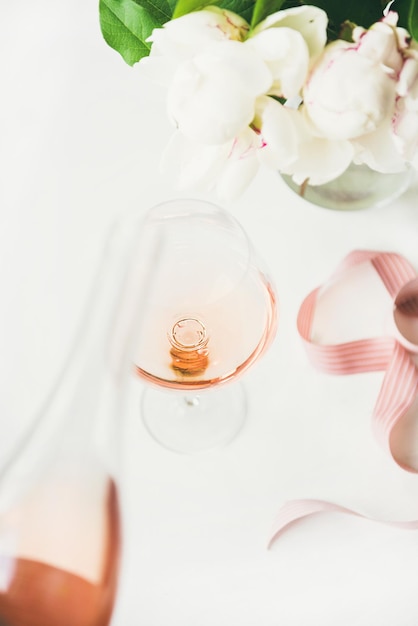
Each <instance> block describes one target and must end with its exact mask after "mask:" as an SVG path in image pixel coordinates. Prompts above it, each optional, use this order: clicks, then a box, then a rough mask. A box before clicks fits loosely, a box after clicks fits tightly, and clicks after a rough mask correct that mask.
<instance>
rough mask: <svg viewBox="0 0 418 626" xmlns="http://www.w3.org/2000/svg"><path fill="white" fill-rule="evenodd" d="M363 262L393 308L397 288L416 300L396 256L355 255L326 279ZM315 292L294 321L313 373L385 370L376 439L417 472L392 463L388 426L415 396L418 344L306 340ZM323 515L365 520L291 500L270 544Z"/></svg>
mask: <svg viewBox="0 0 418 626" xmlns="http://www.w3.org/2000/svg"><path fill="white" fill-rule="evenodd" d="M367 262H369V263H370V264H371V265H372V267H373V268H374V270H375V271H376V272H377V275H378V276H379V277H380V279H381V281H382V282H383V285H384V286H385V288H386V289H387V291H388V292H389V294H390V296H391V298H392V300H393V302H394V303H395V302H396V299H397V296H398V295H399V293H400V290H401V289H402V292H405V293H407V296H406V297H407V298H408V297H411V298H413V297H416V296H417V292H416V289H417V288H416V287H415V291H412V290H411V293H410V294H409V296H408V286H409V284H411V281H414V279H416V278H417V274H416V272H415V270H414V269H413V267H412V266H411V265H410V264H409V262H408V261H407V260H406V259H405V258H404V257H402V256H401V255H399V254H396V253H391V252H373V251H365V250H356V251H354V252H352V253H350V254H349V255H348V256H347V257H346V258H345V259H344V260H343V261H342V263H341V264H340V266H339V267H338V268H337V270H336V272H335V273H334V274H333V275H332V277H331V278H332V279H333V280H341V279H343V278H344V273H345V272H346V271H347V270H348V269H349V268H351V267H353V266H355V265H358V264H361V263H367ZM320 289H321V288H320V287H318V288H317V289H314V291H312V292H311V293H310V294H309V295H308V296H307V297H306V298H305V300H304V301H303V303H302V305H301V307H300V310H299V314H298V319H297V327H298V331H299V334H300V336H301V337H302V340H303V342H304V345H305V348H306V351H307V354H308V358H309V359H310V361H311V362H312V364H313V365H314V366H315V367H316V368H318V369H320V370H322V371H323V372H327V373H329V374H355V373H360V372H374V371H385V376H384V379H383V383H382V386H381V389H380V391H379V395H378V398H377V402H376V405H375V407H374V411H373V416H372V424H373V429H374V432H375V434H376V437H377V439H378V440H379V442H380V443H381V444H382V445H383V446H384V447H385V448H386V449H387V450H388V451H389V452H390V454H391V455H392V458H393V459H394V460H395V461H396V462H397V463H398V464H399V465H400V466H401V467H402V468H403V469H405V470H407V471H410V472H415V473H417V472H418V470H417V468H413V467H411V466H410V465H408V464H407V463H405V462H400V461H398V460H397V459H395V456H394V453H393V450H392V441H391V437H392V433H393V429H394V427H395V426H396V424H397V423H398V422H399V421H400V420H401V419H402V417H404V416H405V414H406V413H407V411H408V410H409V409H410V408H411V406H412V404H413V402H414V400H415V398H416V397H417V393H418V368H417V366H416V364H415V360H414V356H415V354H416V353H418V345H416V344H414V343H412V342H411V341H409V340H408V338H406V337H404V336H402V335H401V333H394V336H382V337H375V338H370V339H362V340H358V341H350V342H345V343H337V344H330V345H323V344H318V343H316V342H315V341H314V340H313V339H312V326H313V320H314V314H315V309H316V305H317V300H318V295H319V293H320ZM326 511H334V512H341V513H349V514H352V515H359V516H360V517H365V516H364V515H360V514H359V513H356V512H354V511H352V510H350V509H347V508H345V507H342V506H339V505H336V504H333V503H331V502H326V501H323V500H294V501H291V502H288V503H286V504H285V505H284V506H283V507H282V508H281V509H280V511H279V514H278V516H277V519H276V521H275V523H274V525H273V531H272V538H271V540H270V545H271V544H272V542H273V541H274V540H275V539H276V538H277V537H278V536H279V534H281V533H282V532H283V530H284V529H285V528H286V527H288V526H289V525H290V524H292V523H293V522H295V521H297V520H298V519H300V518H302V517H306V516H308V515H312V514H315V513H320V512H326ZM376 521H378V520H376ZM384 523H388V524H391V525H396V526H398V527H402V528H409V529H416V528H418V521H410V522H384Z"/></svg>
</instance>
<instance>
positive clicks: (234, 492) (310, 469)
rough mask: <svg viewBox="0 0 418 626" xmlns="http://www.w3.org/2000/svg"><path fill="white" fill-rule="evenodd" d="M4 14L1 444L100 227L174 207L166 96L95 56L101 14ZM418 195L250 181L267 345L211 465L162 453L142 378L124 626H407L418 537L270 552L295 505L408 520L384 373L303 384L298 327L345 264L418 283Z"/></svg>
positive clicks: (58, 343) (307, 526)
mask: <svg viewBox="0 0 418 626" xmlns="http://www.w3.org/2000/svg"><path fill="white" fill-rule="evenodd" d="M1 13H2V16H1V22H0V32H1V34H0V51H1V57H0V58H1V61H0V66H1V91H2V95H1V100H0V107H1V108H0V110H1V116H0V124H1V127H0V155H1V156H0V159H1V161H0V172H1V206H0V287H1V291H0V294H1V295H0V297H1V307H0V323H1V325H0V367H1V371H0V381H1V383H0V385H1V388H0V402H1V413H0V426H1V433H2V434H1V437H0V439H1V447H2V449H4V448H6V447H7V446H9V445H11V443H12V442H13V441H14V439H15V437H17V436H18V434H19V432H20V431H21V429H22V428H24V427H25V426H26V425H27V424H28V423H29V422H30V420H31V419H32V418H33V415H34V414H35V413H36V411H37V409H38V407H39V406H40V405H41V404H42V401H43V399H44V398H45V396H46V395H47V393H48V392H49V389H50V386H51V385H52V384H53V381H54V378H55V373H56V371H57V370H58V369H60V367H61V365H62V363H63V361H64V359H65V356H66V354H67V352H68V350H69V349H70V347H71V346H72V344H73V340H74V333H75V330H76V327H77V325H78V322H79V318H80V315H81V312H82V310H83V305H84V301H85V299H86V297H87V294H88V292H89V289H90V286H91V282H92V280H93V276H94V274H95V270H96V268H97V266H98V263H99V261H100V255H101V250H102V245H103V242H104V239H105V237H106V235H107V233H108V230H109V226H110V225H111V224H112V223H113V221H114V219H115V218H118V217H122V216H123V215H124V214H125V212H126V211H134V210H138V211H139V212H143V211H145V210H146V209H147V208H149V207H151V206H152V205H154V204H156V203H157V202H159V201H160V200H163V199H169V198H171V197H173V196H174V195H178V192H177V191H175V190H174V189H173V188H171V187H170V186H169V185H168V183H166V182H165V181H164V179H162V178H161V175H160V174H159V171H158V162H159V156H160V154H161V150H162V148H163V147H164V145H165V143H166V142H167V140H168V138H169V136H170V133H171V127H170V125H169V123H168V121H167V119H166V116H165V109H164V101H163V99H162V95H161V93H160V92H159V91H158V90H157V89H156V88H155V87H153V86H152V85H151V84H149V83H148V82H147V81H146V80H145V79H144V78H142V77H141V75H140V71H139V69H138V67H135V68H129V67H128V66H127V65H125V63H124V62H123V61H122V59H121V58H120V57H119V56H118V55H117V53H115V52H114V51H112V50H111V49H110V48H108V47H107V45H106V44H105V43H104V41H103V40H102V37H101V34H100V31H99V25H98V15H97V7H96V3H95V2H86V0H72V2H65V3H64V2H62V1H57V2H48V1H47V0H38V1H37V2H29V1H28V0H23V1H22V2H19V3H7V4H6V3H5V4H4V6H3V7H2V12H1ZM417 189H418V187H417V185H416V184H415V185H413V186H412V188H411V189H410V190H409V191H408V192H407V194H406V195H405V196H404V197H403V198H402V199H401V200H400V201H397V202H396V203H394V204H393V205H391V206H387V207H385V208H381V209H373V210H367V211H361V212H356V213H338V212H336V211H335V212H334V211H329V210H321V209H319V208H317V207H314V206H312V205H309V204H307V203H305V202H303V201H301V200H300V199H299V198H297V197H295V196H293V195H292V194H291V192H290V191H288V190H287V188H285V186H284V185H283V183H282V182H281V180H280V178H279V177H278V176H277V175H275V173H272V172H261V173H260V174H259V176H258V177H257V179H256V181H255V182H254V183H253V184H252V186H251V187H250V188H249V190H248V191H247V192H246V193H245V194H244V195H243V197H242V198H241V199H240V200H239V201H236V202H235V203H233V204H231V205H230V206H229V207H227V208H229V209H230V210H231V211H232V212H233V214H234V215H235V216H236V217H237V218H238V219H239V220H240V221H241V223H242V224H243V226H244V227H245V228H246V229H247V231H248V233H249V234H250V236H251V238H252V240H253V242H254V244H255V246H256V247H257V248H258V249H259V250H261V252H262V254H263V257H264V259H265V261H266V264H267V265H268V266H269V268H270V271H271V274H272V275H273V277H274V280H275V283H276V286H277V291H278V294H279V304H280V317H279V329H278V335H277V338H276V341H275V343H274V346H273V348H272V349H271V350H270V352H269V353H268V354H267V355H266V356H265V358H264V359H263V360H262V361H260V362H259V364H257V366H256V367H254V369H253V370H252V371H251V372H249V373H248V375H247V376H246V386H247V391H248V395H249V402H250V411H249V416H248V420H247V423H246V426H245V428H244V430H243V431H242V433H241V434H240V436H239V438H238V439H237V440H236V441H235V442H234V443H233V444H231V445H230V446H228V447H226V448H224V449H222V450H220V451H216V452H211V453H207V454H204V455H199V456H182V455H177V454H174V453H170V452H168V451H166V450H164V449H162V448H160V447H158V445H157V444H155V443H154V442H153V441H152V440H151V439H150V438H149V436H148V434H147V433H146V431H145V429H144V427H143V425H142V422H141V419H140V415H139V397H140V392H141V389H140V385H139V383H137V382H136V381H133V383H132V389H131V397H130V398H129V410H128V412H127V413H128V414H127V416H126V420H125V422H126V433H127V434H126V446H125V462H126V467H127V468H128V472H127V480H126V484H125V487H126V488H127V494H128V504H129V506H128V507H127V510H126V515H127V518H126V527H127V531H126V532H127V534H126V541H125V552H124V570H123V577H122V584H121V588H120V594H119V599H118V605H117V609H116V612H115V616H114V625H115V626H136V625H142V626H167V625H168V624H170V626H177V625H178V626H180V625H181V626H209V625H211V626H215V625H216V626H278V625H279V624H280V626H335V624H338V625H339V626H346V625H347V626H360V625H361V626H394V625H395V624H396V626H416V624H417V623H418V603H417V600H416V597H417V596H416V589H417V585H418V532H417V531H402V530H399V529H395V528H391V527H388V526H385V525H381V524H376V523H373V522H371V521H365V520H362V519H359V518H352V517H347V516H343V515H339V514H328V515H318V516H316V517H314V518H311V519H307V520H304V521H301V522H300V523H298V524H297V525H295V526H294V527H292V528H291V529H290V530H289V531H288V532H287V533H286V534H285V535H284V536H283V537H282V538H281V539H280V540H279V541H278V542H277V543H276V544H275V545H274V546H273V548H272V549H271V550H270V551H267V550H266V543H267V541H268V539H269V532H270V528H271V525H272V523H273V520H274V517H275V515H276V513H277V511H278V510H279V508H280V506H281V505H282V504H283V503H284V502H286V501H287V500H289V499H293V498H303V497H311V498H325V499H331V500H332V501H334V502H337V503H339V504H341V505H344V506H347V507H352V508H354V509H355V510H357V511H359V512H361V513H364V514H365V515H368V516H370V517H372V518H379V519H398V520H403V519H411V518H418V477H417V476H416V475H413V474H408V473H406V472H404V471H402V470H401V469H400V468H399V467H398V466H397V465H396V464H395V463H394V462H393V461H392V459H391V458H390V457H389V455H388V454H387V453H386V452H385V451H384V450H382V449H381V448H380V447H379V446H378V444H377V443H376V441H375V439H374V437H373V435H372V432H371V428H370V415H371V412H372V409H373V405H374V401H375V399H376V397H377V393H378V390H379V386H380V384H381V381H382V378H383V374H381V373H376V374H363V375H357V376H351V377H332V376H326V375H323V374H320V373H318V372H316V371H314V370H313V368H312V367H311V366H310V365H309V363H308V362H307V358H306V355H305V353H304V351H303V348H302V345H301V341H300V339H299V337H298V335H297V332H296V325H295V323H296V315H297V311H298V308H299V306H300V303H301V301H302V299H303V298H304V296H305V295H307V293H308V292H309V291H310V290H311V289H313V288H314V287H316V286H317V285H318V284H320V283H322V282H324V281H325V280H326V278H327V277H328V276H329V275H330V274H331V272H332V271H333V270H334V269H335V267H336V266H337V264H338V263H339V261H340V260H341V259H342V258H343V257H344V256H345V254H346V253H348V252H349V251H351V250H353V249H357V248H366V249H375V250H393V251H397V252H400V253H402V254H404V255H405V256H406V257H407V258H408V259H409V260H410V261H411V263H412V264H413V265H414V266H415V267H416V268H418V245H417V244H418V207H417ZM352 306H353V316H354V314H355V313H357V312H358V311H360V312H361V302H359V301H357V302H353V303H352ZM377 318H379V314H377ZM46 626H47V625H46Z"/></svg>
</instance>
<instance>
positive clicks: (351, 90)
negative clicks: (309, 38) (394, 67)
mask: <svg viewBox="0 0 418 626" xmlns="http://www.w3.org/2000/svg"><path fill="white" fill-rule="evenodd" d="M303 99H304V109H305V113H306V115H307V117H308V119H309V120H310V122H311V123H312V124H313V126H314V127H315V129H316V131H317V134H318V136H322V137H327V138H328V139H352V138H355V137H360V136H361V135H364V134H365V133H369V132H372V131H374V130H376V128H377V127H378V125H379V124H380V123H381V122H382V121H383V120H384V119H385V118H386V117H387V116H388V115H390V113H391V111H392V109H393V106H394V101H395V81H394V80H393V79H392V78H391V77H390V75H389V74H388V72H387V71H385V68H384V66H383V65H382V64H380V63H376V62H375V61H374V60H373V59H371V58H369V57H368V56H366V55H364V54H360V53H359V51H358V48H357V47H356V46H355V45H353V44H351V43H348V42H346V41H341V40H337V41H334V42H332V43H331V44H329V45H328V46H327V47H326V48H325V51H324V53H323V54H322V55H321V57H320V58H319V60H318V62H317V63H316V64H315V65H314V67H313V69H312V72H311V74H310V76H309V78H308V80H307V83H306V85H305V87H304V90H303Z"/></svg>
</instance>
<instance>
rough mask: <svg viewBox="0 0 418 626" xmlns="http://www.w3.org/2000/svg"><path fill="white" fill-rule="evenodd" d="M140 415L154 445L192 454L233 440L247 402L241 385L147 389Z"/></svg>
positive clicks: (144, 393)
mask: <svg viewBox="0 0 418 626" xmlns="http://www.w3.org/2000/svg"><path fill="white" fill-rule="evenodd" d="M141 412H142V419H143V422H144V424H145V426H146V428H147V430H148V432H149V433H150V435H151V436H152V437H153V439H155V441H157V442H158V443H159V444H160V445H162V446H164V447H165V448H168V449H169V450H173V451H175V452H181V453H185V454H193V453H197V452H204V451H208V450H213V449H216V448H221V447H223V446H225V445H227V444H228V443H230V442H231V441H232V440H233V439H235V437H236V436H237V435H238V433H239V431H240V430H241V428H242V427H243V425H244V422H245V419H246V414H247V399H246V394H245V390H244V387H243V386H242V384H241V383H235V384H233V385H226V386H225V387H223V386H221V387H218V388H216V389H215V388H214V389H210V390H204V391H201V390H196V391H173V390H164V389H158V388H156V387H147V388H145V389H144V391H143V394H142V402H141Z"/></svg>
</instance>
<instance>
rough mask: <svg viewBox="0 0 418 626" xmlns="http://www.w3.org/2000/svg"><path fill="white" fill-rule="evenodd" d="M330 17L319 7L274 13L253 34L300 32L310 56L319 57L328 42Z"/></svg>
mask: <svg viewBox="0 0 418 626" xmlns="http://www.w3.org/2000/svg"><path fill="white" fill-rule="evenodd" d="M327 26H328V16H327V14H326V13H325V11H323V10H322V9H319V8H318V7H314V6H310V5H306V6H301V7H294V8H291V9H284V10H283V11H277V12H276V13H272V14H271V15H269V16H268V17H267V18H266V19H265V20H263V21H262V22H260V24H258V25H257V26H256V27H255V29H254V31H253V34H254V35H256V34H257V33H259V32H260V31H263V30H265V29H268V28H278V27H287V28H293V29H294V30H296V31H298V32H299V33H300V34H301V35H302V37H303V38H304V40H305V41H306V43H307V46H308V49H309V55H310V56H311V57H312V58H313V57H316V56H317V55H319V54H320V53H321V52H322V50H323V48H324V46H325V44H326V41H327Z"/></svg>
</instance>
